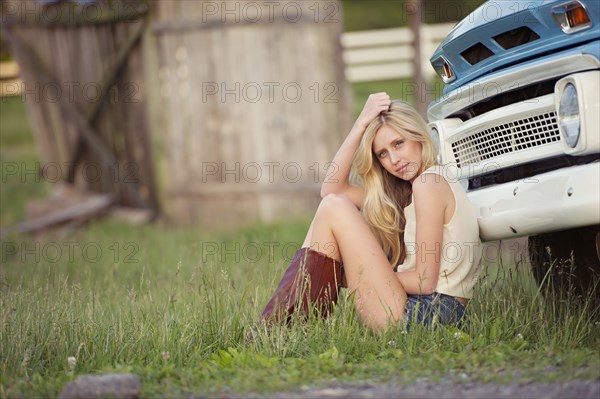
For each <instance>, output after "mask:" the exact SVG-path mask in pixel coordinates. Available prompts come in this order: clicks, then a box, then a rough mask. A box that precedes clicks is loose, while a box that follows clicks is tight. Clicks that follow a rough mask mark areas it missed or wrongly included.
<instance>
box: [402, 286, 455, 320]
mask: <svg viewBox="0 0 600 399" xmlns="http://www.w3.org/2000/svg"><path fill="white" fill-rule="evenodd" d="M464 316H465V305H463V304H462V303H460V302H459V301H457V300H456V298H454V297H453V296H450V295H446V294H440V293H437V292H434V293H433V294H431V295H409V296H408V300H407V302H406V315H405V322H406V327H407V329H408V328H409V327H410V325H411V324H422V325H424V326H427V327H435V325H436V324H444V325H453V326H457V327H460V324H461V322H462V319H463V318H464Z"/></svg>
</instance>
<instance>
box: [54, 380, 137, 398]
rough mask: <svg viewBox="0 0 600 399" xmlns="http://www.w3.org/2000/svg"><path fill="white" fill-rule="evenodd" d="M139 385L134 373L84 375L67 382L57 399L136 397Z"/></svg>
mask: <svg viewBox="0 0 600 399" xmlns="http://www.w3.org/2000/svg"><path fill="white" fill-rule="evenodd" d="M141 386H142V382H141V379H140V377H139V376H138V375H136V374H103V375H84V376H81V377H79V378H77V379H76V380H73V381H71V382H69V383H67V384H66V385H65V387H64V388H63V390H62V392H61V393H60V395H59V399H103V398H113V399H136V398H137V397H138V396H139V393H140V388H141Z"/></svg>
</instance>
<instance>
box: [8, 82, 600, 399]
mask: <svg viewBox="0 0 600 399" xmlns="http://www.w3.org/2000/svg"><path fill="white" fill-rule="evenodd" d="M359 89H360V88H359ZM371 89H372V88H371ZM360 90H362V89H360ZM373 91H377V90H373ZM11 101H13V102H11V103H9V104H10V105H9V106H8V107H12V108H7V107H6V106H5V103H2V108H0V113H1V115H0V121H2V123H3V124H2V132H1V134H0V138H1V140H2V141H0V142H1V143H2V149H1V150H2V152H1V155H2V162H3V165H4V163H5V162H21V161H22V160H23V159H26V160H28V161H27V162H36V161H37V155H36V152H35V150H34V149H33V146H32V143H33V141H32V138H31V134H30V133H29V130H28V127H27V124H26V118H24V116H25V114H24V111H23V104H22V103H21V102H20V101H14V99H13V100H11ZM7 109H10V110H11V112H10V114H8V121H7V114H6V110H7ZM11 118H12V121H10V120H11ZM5 121H6V122H5ZM9 121H10V122H9ZM5 123H7V124H5ZM7 126H12V127H10V128H9V127H7ZM18 131H20V132H21V133H17V132H18ZM1 189H2V190H1V192H2V203H1V204H0V215H2V221H3V223H5V222H6V221H11V222H14V221H17V220H20V219H19V217H20V216H19V215H22V212H23V203H24V200H25V198H30V197H31V196H32V195H33V196H43V194H44V193H45V190H46V189H45V187H44V184H43V183H41V182H39V181H38V182H36V181H35V180H31V179H30V180H27V179H25V180H23V179H16V180H14V179H12V178H11V179H9V180H7V181H3V182H2V186H1ZM7 191H8V192H7ZM308 223H309V221H308V220H288V221H285V222H281V223H279V224H273V225H266V226H254V227H252V228H248V229H244V230H241V231H237V232H234V233H216V232H207V231H200V230H198V229H176V228H172V227H166V226H163V225H161V224H155V225H147V226H142V227H133V226H129V225H126V224H121V223H118V222H114V221H108V220H99V221H97V222H94V223H91V224H89V225H87V226H86V227H85V228H84V229H80V230H77V231H74V232H73V231H67V230H63V231H59V232H58V233H56V234H46V235H43V236H38V237H31V236H17V235H13V236H9V237H5V238H3V239H2V243H1V248H0V397H7V398H13V397H14V398H17V397H56V396H57V395H58V393H59V392H60V390H61V389H62V387H63V385H64V384H65V383H66V382H67V381H70V380H72V379H73V378H75V377H77V376H78V375H82V374H88V373H106V372H134V373H137V374H139V375H140V376H141V378H142V386H143V391H142V396H143V397H156V398H159V397H173V396H179V397H182V396H184V397H185V396H188V395H194V396H198V395H230V394H232V393H236V394H240V395H243V394H247V393H251V392H262V393H265V392H274V391H278V390H284V389H292V388H298V387H301V386H306V385H309V386H310V385H325V384H328V383H330V382H332V381H351V382H354V383H356V382H360V381H370V382H377V381H394V382H398V383H403V384H404V383H410V382H412V381H415V379H417V378H423V377H426V378H429V379H431V380H433V381H435V380H437V379H439V378H442V377H444V378H447V377H448V376H451V377H452V378H456V379H460V380H465V379H467V380H481V381H512V380H514V379H515V378H517V377H516V376H518V380H519V381H521V382H527V381H561V380H565V379H574V378H582V379H598V378H600V360H599V359H600V356H599V355H600V336H599V334H598V333H597V332H598V328H599V327H598V326H599V321H600V316H599V310H598V308H592V307H591V305H590V303H591V302H590V301H587V300H585V299H577V298H562V299H559V300H549V299H545V298H547V297H546V296H544V295H540V292H538V289H537V287H536V285H535V284H534V283H533V280H532V277H531V273H530V271H529V268H528V267H527V265H526V264H524V263H521V262H519V261H516V262H515V261H513V260H505V261H500V262H498V261H496V260H494V261H493V262H490V261H488V262H486V267H485V269H484V272H483V274H482V277H481V279H480V282H479V284H478V286H477V297H476V299H475V300H474V301H473V302H472V303H471V304H470V311H469V316H468V320H467V322H466V324H465V326H464V327H463V328H462V329H461V330H457V329H452V328H439V329H438V330H436V331H433V332H432V331H425V330H422V329H418V328H417V329H414V330H412V331H411V332H410V333H409V334H403V333H402V332H401V331H399V330H390V331H388V332H386V333H384V334H374V333H372V332H370V331H368V330H367V329H366V328H364V327H363V326H362V325H361V323H360V322H359V321H358V319H357V316H356V314H355V312H354V310H353V307H352V306H351V305H350V301H349V300H348V298H347V296H346V294H347V293H344V294H343V295H342V298H341V300H340V302H339V304H338V306H337V308H336V309H335V311H334V313H333V315H332V316H331V317H330V318H329V319H327V320H319V319H315V318H313V319H310V320H308V322H306V323H295V324H294V325H293V326H292V327H291V328H289V329H286V328H282V329H280V328H275V329H274V330H272V331H270V332H267V331H266V330H265V329H264V328H260V327H256V321H257V319H258V318H259V315H260V313H261V311H262V308H263V306H264V305H265V304H266V302H267V301H268V299H269V296H270V294H271V293H272V291H273V289H274V288H275V286H276V284H277V283H278V281H279V278H280V277H281V275H282V273H283V270H284V268H285V267H286V263H287V262H286V259H289V258H290V257H291V256H292V254H293V251H294V248H296V247H298V245H299V244H300V243H301V241H302V239H303V235H304V232H305V231H306V228H307V227H308ZM70 356H73V357H75V358H76V359H77V362H76V365H75V366H74V367H70V366H69V364H68V361H67V359H68V358H69V357H70Z"/></svg>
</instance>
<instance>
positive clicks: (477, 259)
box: [397, 166, 482, 298]
mask: <svg viewBox="0 0 600 399" xmlns="http://www.w3.org/2000/svg"><path fill="white" fill-rule="evenodd" d="M452 171H456V168H444V167H443V166H432V167H430V168H428V169H427V170H425V171H424V172H423V174H426V173H432V174H436V175H438V176H441V177H440V178H443V179H445V180H446V182H447V183H448V185H449V186H450V188H451V189H452V193H453V194H454V201H455V203H456V207H455V209H454V213H453V214H452V218H451V219H450V221H449V222H448V223H447V224H445V225H444V230H443V243H442V253H441V262H440V277H439V280H438V283H437V288H436V292H439V293H441V294H446V295H451V296H457V297H462V298H472V297H473V288H474V286H475V283H476V282H477V277H478V276H479V271H480V265H481V255H482V248H481V240H480V239H479V225H478V223H477V213H476V211H475V207H474V206H473V204H471V202H469V199H468V198H467V194H466V193H465V191H464V190H463V188H462V186H461V185H460V183H459V182H458V178H457V177H456V173H452ZM404 215H405V218H406V227H405V229H404V242H405V244H406V258H405V260H404V262H403V263H402V264H400V265H398V268H397V271H398V272H403V271H409V270H414V269H415V266H416V253H415V252H416V251H415V249H416V245H415V241H416V239H415V237H416V227H417V226H416V220H415V207H414V197H413V201H412V202H411V203H410V205H408V206H407V207H406V208H404Z"/></svg>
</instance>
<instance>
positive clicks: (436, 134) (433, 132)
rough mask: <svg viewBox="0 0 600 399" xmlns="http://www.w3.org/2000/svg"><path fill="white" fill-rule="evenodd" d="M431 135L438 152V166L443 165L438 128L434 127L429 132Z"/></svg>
mask: <svg viewBox="0 0 600 399" xmlns="http://www.w3.org/2000/svg"><path fill="white" fill-rule="evenodd" d="M429 135H430V136H431V140H433V144H434V145H435V150H436V151H437V157H436V161H437V163H438V164H441V163H442V149H441V148H440V132H438V130H437V128H435V127H432V128H431V130H430V131H429Z"/></svg>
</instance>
